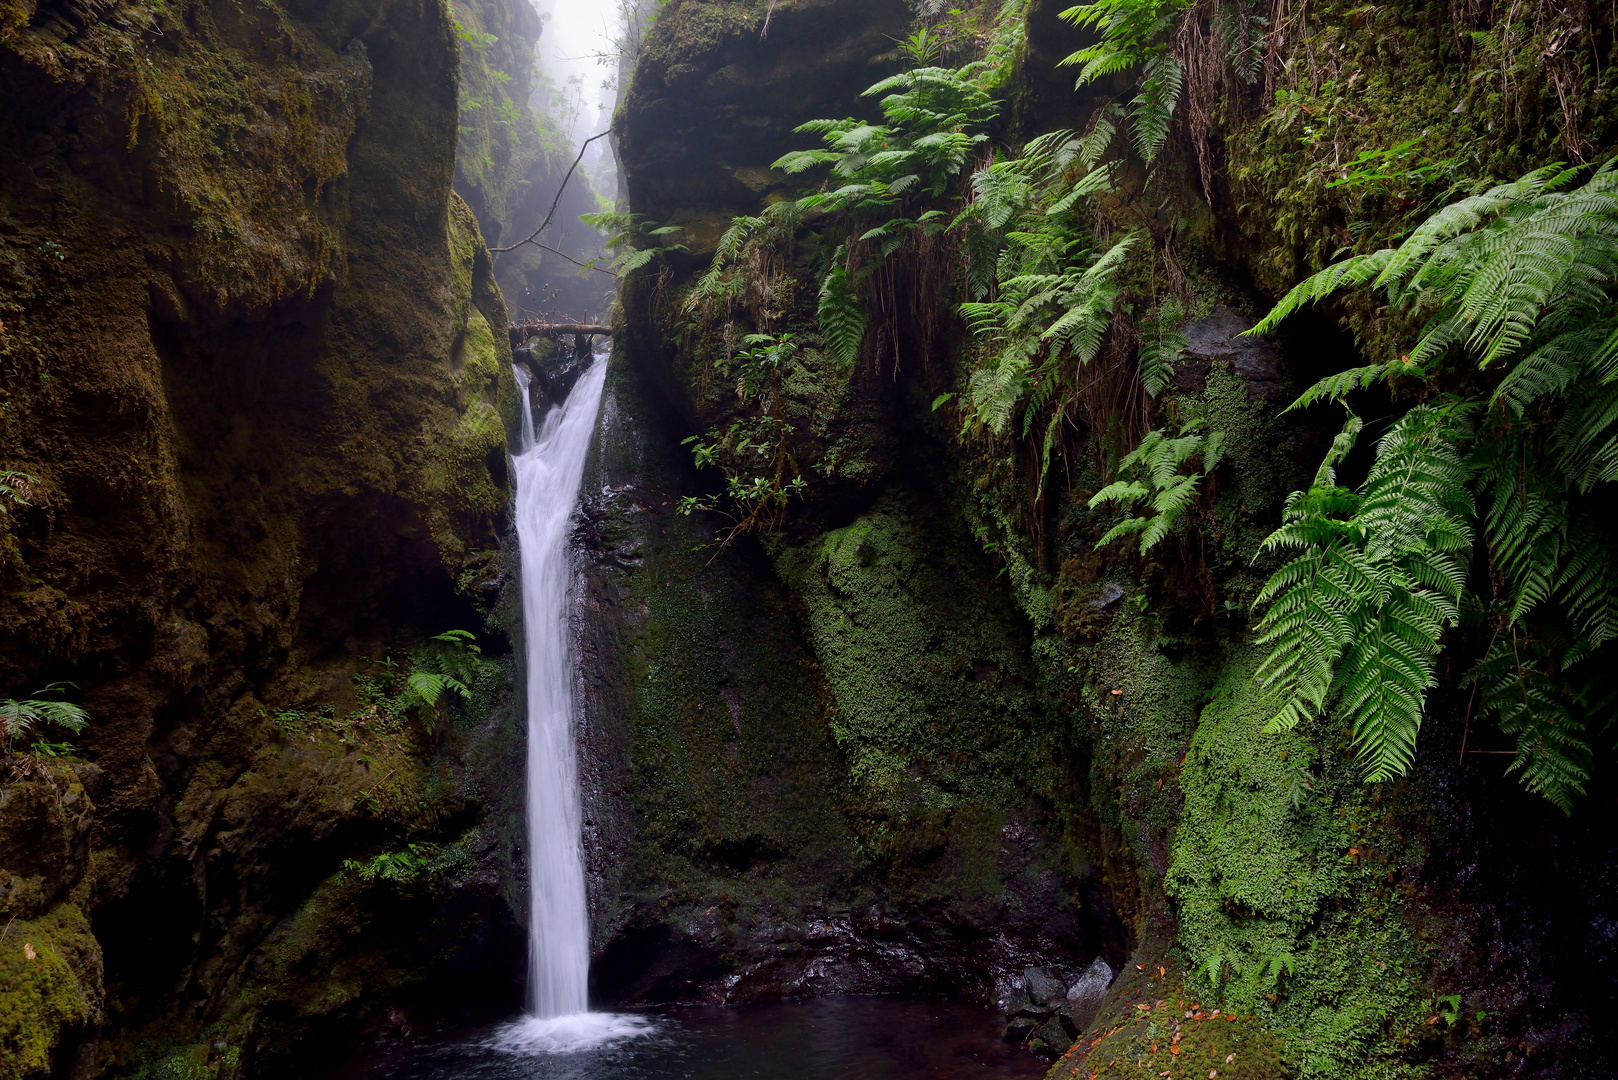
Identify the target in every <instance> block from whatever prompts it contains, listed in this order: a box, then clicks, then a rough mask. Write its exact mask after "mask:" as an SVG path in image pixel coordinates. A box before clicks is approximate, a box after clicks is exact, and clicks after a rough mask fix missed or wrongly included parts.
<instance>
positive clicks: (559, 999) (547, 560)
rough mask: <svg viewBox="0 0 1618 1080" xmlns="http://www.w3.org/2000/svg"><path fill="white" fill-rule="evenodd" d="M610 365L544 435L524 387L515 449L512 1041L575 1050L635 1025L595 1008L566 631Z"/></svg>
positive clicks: (551, 420) (551, 419)
mask: <svg viewBox="0 0 1618 1080" xmlns="http://www.w3.org/2000/svg"><path fill="white" fill-rule="evenodd" d="M606 368H607V365H606V363H605V362H604V360H603V359H602V358H597V359H596V361H595V362H594V363H593V364H591V366H590V368H589V370H588V371H586V372H585V373H584V374H583V375H582V376H580V378H579V380H578V382H577V383H576V384H575V385H574V387H573V391H572V393H570V394H569V395H568V398H567V401H566V402H565V403H564V404H562V405H560V406H557V407H556V408H553V409H551V410H550V412H549V414H548V415H547V416H546V417H545V420H544V423H543V424H541V425H540V428H539V431H538V433H537V434H536V433H535V431H534V421H533V413H532V407H531V405H530V402H529V379H528V375H527V373H526V372H524V371H523V369H522V368H520V367H519V368H517V369H516V374H517V383H518V385H519V386H520V387H521V389H522V405H523V412H522V448H521V452H520V453H518V454H516V455H515V456H514V457H513V458H512V466H513V470H512V471H513V474H514V476H515V479H516V485H517V540H518V543H519V544H520V545H521V550H522V610H523V633H524V636H525V637H526V638H527V646H528V847H529V893H530V909H529V915H530V919H529V975H528V1007H529V1010H530V1013H531V1015H530V1016H529V1017H528V1018H527V1019H526V1020H524V1021H521V1022H519V1023H518V1024H515V1025H512V1027H511V1028H510V1029H508V1032H507V1034H506V1037H505V1039H504V1040H503V1041H505V1042H506V1043H508V1044H509V1048H510V1049H513V1050H529V1051H556V1050H568V1049H575V1048H578V1047H581V1046H584V1045H590V1044H593V1043H598V1042H600V1041H602V1040H603V1039H607V1038H613V1037H616V1036H620V1035H629V1034H635V1033H636V1032H638V1031H640V1030H643V1029H644V1027H645V1024H644V1022H642V1021H640V1020H638V1018H634V1017H620V1016H613V1015H611V1014H608V1013H591V1012H589V1011H588V1010H589V996H588V980H589V974H590V930H589V920H588V915H587V912H586V909H585V900H584V861H583V856H582V854H581V852H580V848H579V780H578V765H577V759H576V756H575V753H574V744H573V722H574V708H573V668H572V649H571V648H570V640H569V635H568V632H567V626H568V621H567V586H568V577H569V572H568V561H567V527H568V520H569V519H570V518H571V517H572V516H573V508H574V505H575V504H576V503H577V501H578V497H579V482H580V480H581V479H582V478H583V475H584V458H585V454H586V452H587V451H588V450H589V447H590V437H591V435H592V434H594V432H595V422H596V412H597V409H598V407H599V405H600V403H601V387H602V384H603V383H604V382H605V381H606Z"/></svg>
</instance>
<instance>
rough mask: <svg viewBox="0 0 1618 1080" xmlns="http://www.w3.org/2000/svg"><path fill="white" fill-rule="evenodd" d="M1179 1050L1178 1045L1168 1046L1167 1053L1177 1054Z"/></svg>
mask: <svg viewBox="0 0 1618 1080" xmlns="http://www.w3.org/2000/svg"><path fill="white" fill-rule="evenodd" d="M1179 1052H1180V1048H1179V1047H1178V1046H1171V1047H1169V1053H1171V1054H1178V1053H1179Z"/></svg>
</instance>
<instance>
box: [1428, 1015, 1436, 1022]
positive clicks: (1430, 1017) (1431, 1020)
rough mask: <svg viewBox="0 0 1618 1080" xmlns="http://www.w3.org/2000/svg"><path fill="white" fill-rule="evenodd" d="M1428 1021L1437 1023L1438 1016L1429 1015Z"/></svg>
mask: <svg viewBox="0 0 1618 1080" xmlns="http://www.w3.org/2000/svg"><path fill="white" fill-rule="evenodd" d="M1427 1023H1428V1024H1436V1023H1438V1017H1436V1016H1429V1017H1428V1018H1427Z"/></svg>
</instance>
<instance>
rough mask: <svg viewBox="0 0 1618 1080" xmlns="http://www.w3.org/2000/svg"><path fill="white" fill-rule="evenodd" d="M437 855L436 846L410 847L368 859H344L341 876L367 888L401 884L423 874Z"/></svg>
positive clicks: (417, 845)
mask: <svg viewBox="0 0 1618 1080" xmlns="http://www.w3.org/2000/svg"><path fill="white" fill-rule="evenodd" d="M438 851H439V849H438V845H437V844H411V845H409V846H408V847H406V848H405V849H404V850H403V851H389V852H384V853H383V854H381V855H374V856H372V857H371V858H369V859H345V860H343V870H342V872H343V874H344V875H348V874H352V875H354V877H356V878H358V879H359V880H360V881H363V882H365V883H367V884H369V883H371V882H373V881H391V882H393V883H395V884H404V883H407V882H411V881H415V880H416V879H417V878H420V877H421V876H423V875H424V874H426V873H427V872H428V871H429V870H430V869H431V867H432V864H433V860H434V859H435V858H436V857H437V855H438Z"/></svg>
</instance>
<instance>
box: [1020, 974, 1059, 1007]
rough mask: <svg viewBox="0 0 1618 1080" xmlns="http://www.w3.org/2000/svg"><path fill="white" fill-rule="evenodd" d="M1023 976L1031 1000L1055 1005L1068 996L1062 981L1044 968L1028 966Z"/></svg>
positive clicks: (1041, 1003)
mask: <svg viewBox="0 0 1618 1080" xmlns="http://www.w3.org/2000/svg"><path fill="white" fill-rule="evenodd" d="M1022 977H1023V985H1024V986H1026V987H1027V988H1028V997H1029V1000H1031V1001H1034V1002H1037V1003H1038V1004H1040V1005H1046V1006H1050V1005H1055V1004H1056V1003H1058V1002H1060V1001H1062V1000H1063V999H1064V998H1065V997H1066V996H1067V992H1066V990H1065V988H1064V987H1063V986H1062V983H1061V981H1060V980H1059V979H1057V978H1056V977H1055V976H1054V975H1052V974H1051V973H1050V972H1049V971H1047V970H1045V969H1044V968H1034V967H1031V968H1027V969H1026V970H1024V971H1023V973H1022Z"/></svg>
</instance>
